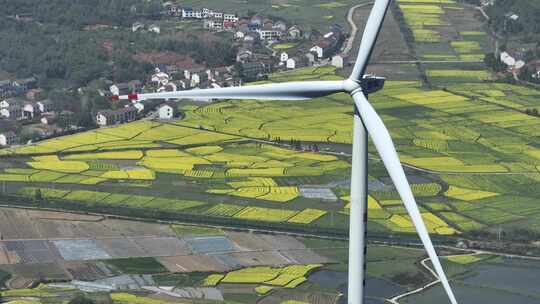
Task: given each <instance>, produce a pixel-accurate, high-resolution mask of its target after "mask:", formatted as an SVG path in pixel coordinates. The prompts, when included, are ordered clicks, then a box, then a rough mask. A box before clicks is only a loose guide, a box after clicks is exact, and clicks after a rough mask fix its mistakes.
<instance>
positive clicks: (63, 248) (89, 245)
mask: <svg viewBox="0 0 540 304" xmlns="http://www.w3.org/2000/svg"><path fill="white" fill-rule="evenodd" d="M53 244H54V245H55V246H56V248H57V249H58V251H59V252H60V255H61V256H62V258H64V259H65V260H66V261H87V260H103V259H110V258H111V256H110V255H108V254H107V252H105V250H103V248H102V247H100V246H99V245H98V243H97V242H96V241H94V240H59V241H53Z"/></svg>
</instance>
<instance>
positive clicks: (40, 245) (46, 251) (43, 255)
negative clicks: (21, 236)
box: [4, 240, 62, 264]
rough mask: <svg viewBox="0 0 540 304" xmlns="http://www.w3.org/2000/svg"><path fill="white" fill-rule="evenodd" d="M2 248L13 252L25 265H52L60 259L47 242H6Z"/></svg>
mask: <svg viewBox="0 0 540 304" xmlns="http://www.w3.org/2000/svg"><path fill="white" fill-rule="evenodd" d="M4 246H5V248H6V249H7V250H8V251H11V252H15V253H16V254H17V256H19V257H20V258H21V262H22V263H25V264H38V263H39V264H42V263H53V262H56V261H58V260H61V259H62V258H61V257H60V255H59V254H58V252H57V251H56V250H55V248H54V246H51V244H50V243H49V242H47V241H39V240H29V241H6V242H4Z"/></svg>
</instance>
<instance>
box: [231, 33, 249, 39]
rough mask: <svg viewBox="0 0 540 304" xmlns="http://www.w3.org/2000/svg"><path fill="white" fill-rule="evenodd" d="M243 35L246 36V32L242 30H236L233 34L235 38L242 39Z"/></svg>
mask: <svg viewBox="0 0 540 304" xmlns="http://www.w3.org/2000/svg"><path fill="white" fill-rule="evenodd" d="M244 37H246V34H244V32H242V31H238V32H236V33H235V34H234V38H235V39H244Z"/></svg>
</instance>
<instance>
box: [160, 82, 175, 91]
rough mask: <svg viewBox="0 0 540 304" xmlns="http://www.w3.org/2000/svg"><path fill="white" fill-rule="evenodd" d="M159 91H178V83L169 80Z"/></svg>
mask: <svg viewBox="0 0 540 304" xmlns="http://www.w3.org/2000/svg"><path fill="white" fill-rule="evenodd" d="M157 91H158V93H159V92H176V91H178V89H177V87H176V84H175V83H174V82H169V83H167V84H166V85H164V86H162V87H160V88H159V89H158V90H157Z"/></svg>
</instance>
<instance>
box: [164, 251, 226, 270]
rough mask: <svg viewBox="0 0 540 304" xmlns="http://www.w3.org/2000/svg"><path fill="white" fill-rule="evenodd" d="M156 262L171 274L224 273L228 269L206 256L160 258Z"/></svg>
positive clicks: (213, 258)
mask: <svg viewBox="0 0 540 304" xmlns="http://www.w3.org/2000/svg"><path fill="white" fill-rule="evenodd" d="M158 261H159V262H160V263H161V264H162V265H163V266H165V267H166V268H167V269H168V270H169V271H171V272H195V271H202V272H226V271H230V270H232V269H230V268H229V267H227V266H226V265H224V264H222V263H220V262H219V261H218V259H216V258H215V257H213V256H208V255H189V256H176V257H162V258H158Z"/></svg>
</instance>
